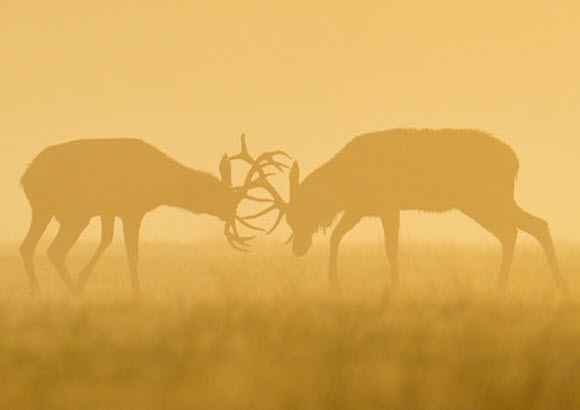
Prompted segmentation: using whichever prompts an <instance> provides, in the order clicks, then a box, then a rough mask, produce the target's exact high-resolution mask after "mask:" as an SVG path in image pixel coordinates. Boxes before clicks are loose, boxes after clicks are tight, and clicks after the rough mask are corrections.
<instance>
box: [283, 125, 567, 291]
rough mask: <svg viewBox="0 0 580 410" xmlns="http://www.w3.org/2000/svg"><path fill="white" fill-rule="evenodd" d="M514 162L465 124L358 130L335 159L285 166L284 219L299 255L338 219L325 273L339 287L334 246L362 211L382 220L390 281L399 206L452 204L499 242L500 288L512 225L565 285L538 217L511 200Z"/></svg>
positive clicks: (440, 208) (443, 207)
mask: <svg viewBox="0 0 580 410" xmlns="http://www.w3.org/2000/svg"><path fill="white" fill-rule="evenodd" d="M518 168H519V162H518V159H517V157H516V155H515V153H514V151H513V150H512V149H511V148H510V147H509V146H508V145H506V144H504V143H503V142H501V141H499V140H498V139H496V138H494V137H492V136H491V135H489V134H487V133H484V132H481V131H477V130H470V129H438V130H431V129H393V130H386V131H379V132H374V133H370V134H364V135H360V136H358V137H356V138H354V139H353V140H352V141H351V142H349V143H348V144H347V145H346V146H345V147H344V148H343V149H342V150H341V151H340V152H338V153H337V154H336V155H335V156H334V158H332V159H331V160H330V161H328V162H327V163H326V164H324V165H322V166H321V167H319V168H318V169H316V170H315V171H313V172H312V173H311V174H310V175H308V176H307V177H306V178H305V179H304V180H303V181H302V182H300V176H299V168H298V164H297V163H295V164H294V166H293V167H292V170H291V171H290V203H289V204H288V206H287V209H286V221H287V222H288V225H289V226H290V228H292V232H293V234H292V236H291V237H290V239H289V241H290V240H291V241H292V243H293V250H294V253H295V254H296V255H303V254H304V253H306V252H307V251H308V249H309V247H310V245H311V243H312V236H313V234H314V233H315V232H316V231H317V230H318V229H320V228H326V227H328V226H330V225H331V224H332V222H333V220H334V218H335V217H336V216H337V215H339V214H341V213H342V217H341V219H340V221H339V222H338V224H337V225H336V227H335V228H334V230H333V232H332V235H331V237H330V260H329V269H328V270H329V277H330V281H331V283H332V284H333V285H334V286H338V278H337V265H338V263H337V258H338V246H339V244H340V241H341V240H342V238H343V237H344V235H345V234H346V233H347V232H349V231H350V230H351V229H352V228H353V227H354V226H355V225H356V224H358V222H359V221H360V220H361V218H363V217H367V216H371V217H379V218H381V222H382V226H383V230H384V238H385V247H386V253H387V256H388V258H389V261H390V265H391V276H392V283H393V286H394V287H398V286H399V273H398V263H397V249H398V235H399V214H400V212H401V211H404V210H423V211H428V212H444V211H448V210H451V209H458V210H460V211H461V212H463V213H464V214H466V215H467V216H469V217H470V218H472V219H473V220H475V221H476V222H477V223H479V224H480V225H481V226H482V227H483V228H485V229H487V230H488V231H489V232H490V233H492V234H493V235H494V236H495V237H496V238H497V239H498V240H499V241H500V243H501V245H502V248H503V256H502V261H501V266H500V273H499V280H498V283H499V288H500V289H502V290H503V289H504V288H505V286H506V284H507V279H508V272H509V269H510V265H511V262H512V257H513V252H514V245H515V242H516V236H517V230H518V229H521V230H523V231H525V232H527V233H529V234H530V235H532V236H533V237H535V238H536V239H537V240H538V241H539V242H540V244H541V246H542V248H543V250H544V253H545V254H546V258H547V260H548V265H549V267H550V270H551V271H552V275H553V277H554V281H555V282H556V284H557V285H558V286H559V287H560V288H561V289H562V290H566V289H567V285H566V282H565V281H564V278H563V277H562V275H561V273H560V268H559V266H558V261H557V258H556V253H555V251H554V245H553V243H552V238H551V236H550V231H549V229H548V224H547V222H546V221H544V220H543V219H540V218H538V217H536V216H534V215H531V214H530V213H528V212H526V211H525V210H523V209H522V208H521V207H520V206H518V204H517V203H516V201H515V199H514V184H515V179H516V175H517V172H518Z"/></svg>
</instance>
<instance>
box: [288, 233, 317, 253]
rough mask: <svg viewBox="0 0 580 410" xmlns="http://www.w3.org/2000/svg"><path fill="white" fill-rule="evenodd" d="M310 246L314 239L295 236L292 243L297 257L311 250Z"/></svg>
mask: <svg viewBox="0 0 580 410" xmlns="http://www.w3.org/2000/svg"><path fill="white" fill-rule="evenodd" d="M310 245H312V237H311V236H306V237H298V236H295V237H294V240H293V241H292V252H293V253H294V255H295V256H303V255H304V254H305V253H306V252H308V249H310Z"/></svg>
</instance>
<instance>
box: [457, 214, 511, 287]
mask: <svg viewBox="0 0 580 410" xmlns="http://www.w3.org/2000/svg"><path fill="white" fill-rule="evenodd" d="M463 212H464V213H465V214H467V215H468V216H470V217H471V218H472V219H473V220H475V222H477V223H478V224H480V225H481V226H482V227H484V228H485V229H486V230H488V231H489V232H490V233H492V234H493V235H495V237H496V238H497V239H499V241H500V243H501V245H502V258H501V265H500V268H499V275H498V289H499V291H500V292H502V293H503V292H504V291H505V288H506V286H507V281H508V276H509V271H510V267H511V264H512V260H513V256H514V248H515V244H516V238H517V235H518V231H517V229H516V226H515V223H514V221H513V217H512V213H511V212H509V211H506V212H500V213H497V212H494V213H491V212H482V211H480V212H465V211H463Z"/></svg>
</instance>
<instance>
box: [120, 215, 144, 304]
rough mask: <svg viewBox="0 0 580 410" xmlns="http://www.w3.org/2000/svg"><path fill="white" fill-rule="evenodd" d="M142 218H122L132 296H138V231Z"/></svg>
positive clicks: (139, 216)
mask: <svg viewBox="0 0 580 410" xmlns="http://www.w3.org/2000/svg"><path fill="white" fill-rule="evenodd" d="M141 219H142V216H141V215H138V216H135V215H132V216H127V217H124V218H123V233H124V236H125V248H126V249H127V261H128V262H129V270H130V272H131V287H132V289H133V294H134V295H135V296H139V293H140V284H139V271H138V270H137V263H138V259H139V230H140V227H141Z"/></svg>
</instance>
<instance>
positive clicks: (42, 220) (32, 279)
mask: <svg viewBox="0 0 580 410" xmlns="http://www.w3.org/2000/svg"><path fill="white" fill-rule="evenodd" d="M51 219H52V214H50V213H48V212H39V211H37V210H35V209H34V208H33V209H32V221H31V222H30V228H29V229H28V233H27V234H26V238H24V241H22V245H20V254H21V255H22V260H23V262H24V269H25V270H26V273H27V275H28V281H29V284H30V294H31V295H36V294H38V292H39V291H40V288H39V286H38V279H37V278H36V271H35V268H34V251H35V250H36V245H38V241H39V240H40V237H41V236H42V234H43V233H44V231H45V230H46V227H47V226H48V224H49V222H50V220H51Z"/></svg>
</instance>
